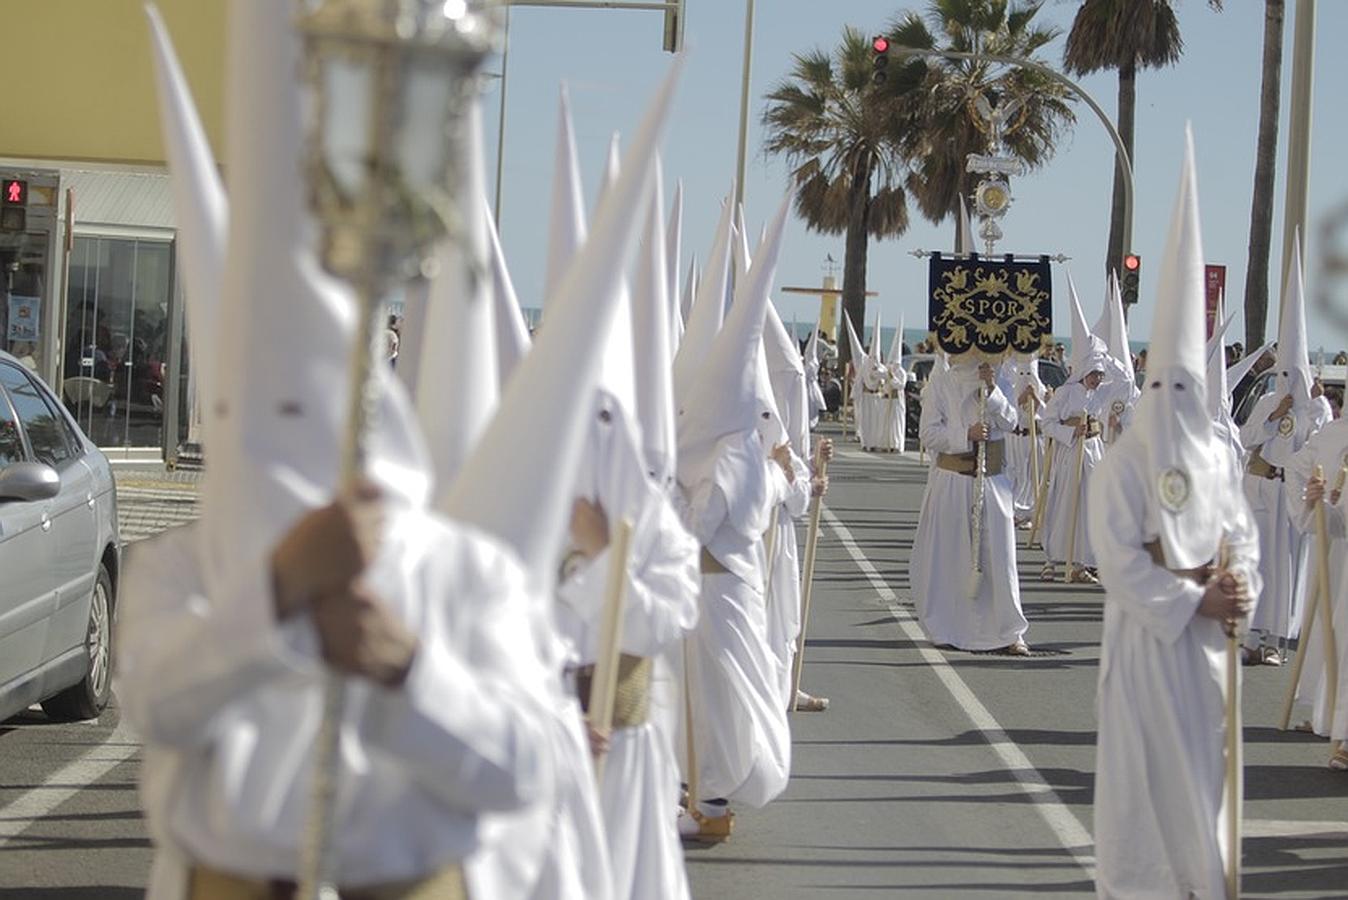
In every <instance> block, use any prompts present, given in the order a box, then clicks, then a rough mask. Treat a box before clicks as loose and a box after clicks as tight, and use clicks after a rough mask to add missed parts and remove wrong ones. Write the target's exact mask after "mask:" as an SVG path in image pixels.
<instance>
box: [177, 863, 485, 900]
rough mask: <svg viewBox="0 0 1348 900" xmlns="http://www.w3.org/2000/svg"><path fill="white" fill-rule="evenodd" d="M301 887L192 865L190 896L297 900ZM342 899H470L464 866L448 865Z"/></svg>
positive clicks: (192, 899) (342, 893)
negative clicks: (432, 871) (430, 873)
mask: <svg viewBox="0 0 1348 900" xmlns="http://www.w3.org/2000/svg"><path fill="white" fill-rule="evenodd" d="M298 890H299V888H298V887H297V886H296V884H295V882H293V881H286V880H283V879H272V880H267V879H262V878H244V877H241V876H238V875H231V874H229V873H228V872H221V871H219V870H218V869H212V868H210V867H209V866H202V865H197V866H193V867H192V873H191V882H190V884H189V886H188V890H187V898H188V900H294V898H295V896H296V893H297V892H298ZM337 896H338V897H339V898H340V900H468V888H467V885H466V884H465V882H464V879H463V869H462V867H460V866H458V865H453V866H448V867H446V868H444V869H441V870H440V871H439V872H437V873H435V874H434V875H431V876H429V877H427V878H422V879H419V880H416V881H400V882H393V883H389V884H376V885H370V886H368V887H352V888H338V889H337Z"/></svg>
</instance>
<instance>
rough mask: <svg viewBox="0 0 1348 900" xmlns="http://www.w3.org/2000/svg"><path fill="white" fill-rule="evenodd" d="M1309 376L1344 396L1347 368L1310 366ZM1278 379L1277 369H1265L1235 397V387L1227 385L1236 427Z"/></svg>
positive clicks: (1241, 423) (1248, 415)
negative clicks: (1229, 389)
mask: <svg viewBox="0 0 1348 900" xmlns="http://www.w3.org/2000/svg"><path fill="white" fill-rule="evenodd" d="M1311 375H1312V376H1314V377H1316V378H1319V379H1320V383H1321V384H1323V385H1324V386H1325V388H1326V390H1327V391H1332V392H1337V396H1338V397H1340V398H1341V397H1343V395H1344V382H1345V380H1348V366H1341V365H1340V366H1332V365H1325V366H1318V367H1317V366H1311ZM1277 377H1278V371H1277V367H1276V366H1274V367H1273V368H1271V369H1265V370H1264V371H1263V372H1260V373H1259V374H1258V375H1257V376H1255V378H1254V380H1253V381H1252V382H1250V384H1249V386H1248V387H1247V388H1246V389H1245V393H1244V394H1242V395H1240V396H1236V394H1235V390H1236V387H1237V385H1234V384H1232V385H1228V387H1230V388H1231V392H1232V393H1231V402H1232V410H1233V411H1232V414H1231V417H1232V418H1233V419H1235V420H1236V424H1237V425H1244V424H1245V422H1246V421H1247V420H1248V419H1249V418H1250V411H1251V410H1253V409H1254V405H1255V404H1256V403H1258V402H1259V398H1260V397H1262V396H1264V395H1265V394H1266V393H1268V392H1269V391H1271V390H1273V380H1274V379H1275V378H1277Z"/></svg>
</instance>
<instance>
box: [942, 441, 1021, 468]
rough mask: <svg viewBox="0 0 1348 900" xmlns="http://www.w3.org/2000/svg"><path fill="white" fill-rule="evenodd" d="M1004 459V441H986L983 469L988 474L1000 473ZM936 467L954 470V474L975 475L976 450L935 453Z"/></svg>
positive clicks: (976, 464) (976, 465)
mask: <svg viewBox="0 0 1348 900" xmlns="http://www.w3.org/2000/svg"><path fill="white" fill-rule="evenodd" d="M1005 461H1006V442H1005V441H988V453H987V459H986V460H984V463H985V469H984V471H985V472H986V473H987V474H988V475H1000V474H1002V468H1003V467H1004V465H1005ZM936 466H937V468H941V469H945V470H946V471H947V472H954V473H955V474H956V475H970V476H972V475H977V474H978V451H977V450H971V451H970V452H968V453H938V454H936Z"/></svg>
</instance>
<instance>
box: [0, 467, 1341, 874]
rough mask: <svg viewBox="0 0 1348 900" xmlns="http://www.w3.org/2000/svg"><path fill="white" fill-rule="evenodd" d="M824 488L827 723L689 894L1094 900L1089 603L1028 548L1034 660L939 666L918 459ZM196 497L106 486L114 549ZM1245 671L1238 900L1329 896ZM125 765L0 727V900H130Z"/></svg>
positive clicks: (802, 737)
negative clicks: (788, 777)
mask: <svg viewBox="0 0 1348 900" xmlns="http://www.w3.org/2000/svg"><path fill="white" fill-rule="evenodd" d="M831 474H832V477H833V489H832V492H831V493H830V496H829V498H828V503H827V508H826V514H825V520H824V527H823V529H822V534H821V540H820V547H819V564H818V571H817V576H816V579H817V580H816V587H815V607H814V611H813V618H812V621H811V623H810V633H809V642H808V645H807V650H806V653H807V657H806V666H805V685H806V687H807V688H808V689H809V690H811V691H812V692H814V693H818V694H823V695H827V696H829V697H830V698H831V699H832V707H831V709H830V710H829V711H828V712H825V713H801V714H796V715H794V716H793V719H792V723H793V730H794V734H795V744H794V748H793V753H794V760H793V777H792V782H791V785H790V787H789V788H788V789H787V792H786V793H785V794H784V795H783V796H782V797H781V798H779V799H778V800H777V801H775V802H774V803H772V804H770V805H769V806H768V807H766V808H765V809H762V810H753V809H747V808H744V809H738V810H737V811H736V812H737V827H736V831H735V834H734V836H733V838H732V839H731V840H730V842H728V843H726V844H723V845H720V846H716V847H711V848H690V849H689V850H688V859H689V870H690V877H691V880H692V884H693V892H694V896H695V897H697V898H699V900H713V898H716V900H719V898H749V900H752V898H773V900H777V898H815V897H819V898H835V897H855V898H876V897H887V896H900V895H902V896H905V897H906V896H914V897H942V898H950V897H957V896H959V895H961V894H971V895H976V896H984V897H1022V896H1032V895H1038V894H1048V895H1055V896H1067V897H1072V896H1083V897H1084V896H1091V895H1092V886H1091V866H1092V863H1093V859H1092V855H1091V854H1092V848H1091V840H1090V828H1091V796H1092V785H1093V781H1094V774H1093V770H1094V741H1095V731H1094V729H1095V725H1094V695H1095V677H1096V665H1097V661H1098V642H1099V637H1100V627H1101V626H1100V622H1101V609H1102V602H1103V593H1102V592H1101V591H1100V590H1099V589H1098V588H1088V589H1083V588H1081V587H1078V586H1070V587H1069V586H1066V585H1056V584H1053V585H1048V584H1043V583H1041V582H1039V581H1038V580H1037V573H1038V570H1039V568H1040V566H1041V565H1042V555H1041V554H1039V553H1038V552H1037V551H1024V552H1022V555H1021V562H1020V567H1021V575H1022V591H1023V598H1024V604H1025V610H1026V614H1027V616H1028V617H1029V619H1030V623H1031V627H1030V632H1029V634H1028V635H1027V637H1028V639H1029V641H1030V643H1031V644H1032V645H1033V646H1034V648H1035V651H1036V655H1035V656H1034V657H1032V658H1029V659H1018V658H1012V657H1005V656H997V655H989V654H971V653H960V652H940V651H937V650H935V649H933V648H932V647H930V646H929V645H927V644H926V643H925V642H924V641H922V640H921V637H920V633H919V632H918V630H917V628H916V624H915V621H914V619H913V616H912V604H911V597H910V593H909V585H908V581H907V560H908V556H909V553H910V552H911V548H912V542H913V535H914V531H915V527H916V523H917V515H918V508H919V506H920V503H921V497H922V490H923V485H924V483H925V479H926V468H925V466H923V465H921V464H920V463H919V462H918V461H917V460H916V459H914V458H911V457H899V456H896V455H872V454H863V453H861V452H860V451H859V450H858V449H857V448H856V445H855V444H854V443H852V444H847V443H843V444H840V452H839V457H838V459H837V461H836V462H835V464H834V466H833V468H832V470H831ZM192 481H193V479H192V477H190V476H188V475H184V474H182V473H171V474H170V475H167V476H163V477H159V476H155V475H154V474H153V473H150V472H126V473H119V483H120V484H121V485H122V496H123V500H122V509H121V514H122V520H123V523H124V527H126V528H127V530H128V531H129V532H132V533H130V534H128V537H133V536H134V537H139V536H142V535H144V534H148V533H152V532H153V531H155V530H158V529H159V528H162V527H168V526H170V525H172V524H176V523H178V522H180V521H183V520H185V519H187V518H190V517H191V515H193V514H194V513H195V496H194V491H193V490H192V485H191V482H192ZM952 512H953V513H955V514H958V512H959V511H952ZM803 536H804V532H803V528H802V538H803ZM964 575H965V573H952V577H960V578H962V577H964ZM1245 674H1246V681H1245V685H1246V688H1245V724H1246V730H1245V738H1246V765H1247V775H1246V796H1247V805H1246V816H1247V821H1248V828H1247V838H1246V841H1245V871H1246V878H1245V888H1246V890H1245V896H1249V897H1277V898H1302V897H1333V896H1348V779H1346V778H1345V777H1344V776H1342V775H1336V774H1334V773H1331V772H1330V771H1329V770H1328V769H1327V768H1325V765H1324V763H1325V759H1326V758H1327V749H1326V744H1325V742H1323V741H1320V740H1318V739H1315V738H1312V737H1308V736H1305V735H1301V734H1296V733H1288V734H1284V733H1280V732H1278V731H1277V730H1276V729H1275V728H1274V727H1273V723H1274V721H1275V719H1276V717H1277V713H1278V708H1279V705H1280V702H1281V695H1282V691H1283V689H1284V687H1285V684H1286V679H1287V677H1288V670H1287V669H1285V668H1284V669H1275V668H1267V667H1261V668H1255V669H1246V670H1245ZM138 758H139V754H138V746H137V743H136V740H135V738H134V736H133V735H131V734H130V733H129V732H127V731H126V730H124V729H122V728H119V726H118V719H117V714H116V709H115V707H114V708H112V709H110V710H109V711H108V712H107V713H106V714H105V715H104V717H103V720H102V721H100V722H98V723H78V724H65V725H58V724H53V723H50V722H48V721H47V720H46V719H45V718H44V717H43V716H42V715H41V714H40V713H37V712H30V713H26V714H24V715H23V716H20V717H18V718H17V719H14V720H11V721H9V722H5V723H0V766H3V769H0V771H3V772H4V777H3V778H0V900H4V898H9V897H14V898H70V900H76V898H79V900H84V898H112V900H118V898H129V897H136V896H139V895H140V892H141V890H142V889H143V886H144V883H145V879H146V875H147V872H148V869H149V863H150V846H149V841H148V837H147V835H146V833H145V827H144V823H143V821H142V820H141V819H140V816H139V813H138V811H137V810H138V802H137V796H136V775H137V765H138ZM484 900H489V898H484Z"/></svg>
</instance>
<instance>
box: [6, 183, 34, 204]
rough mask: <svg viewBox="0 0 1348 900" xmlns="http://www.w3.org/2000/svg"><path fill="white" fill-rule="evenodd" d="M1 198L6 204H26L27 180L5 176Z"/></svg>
mask: <svg viewBox="0 0 1348 900" xmlns="http://www.w3.org/2000/svg"><path fill="white" fill-rule="evenodd" d="M0 191H3V198H0V200H3V202H4V203H5V205H7V206H27V205H28V182H26V181H21V180H19V179H17V178H6V179H5V181H4V184H3V186H0Z"/></svg>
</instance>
